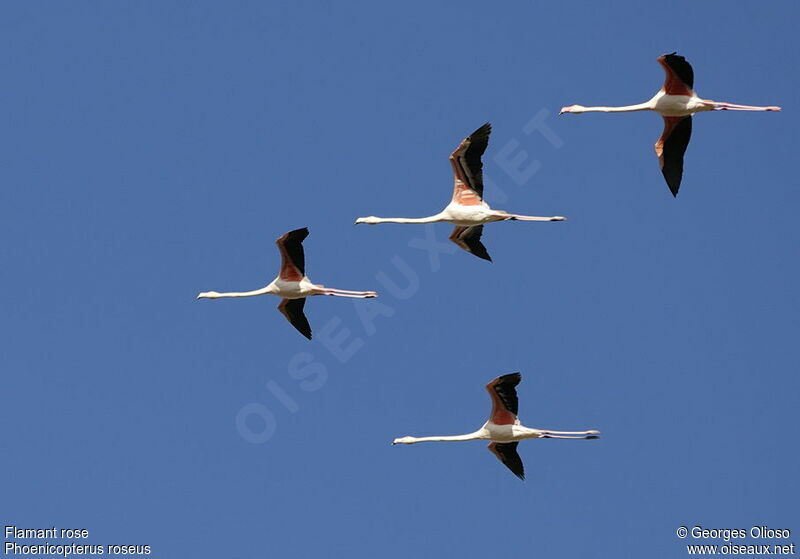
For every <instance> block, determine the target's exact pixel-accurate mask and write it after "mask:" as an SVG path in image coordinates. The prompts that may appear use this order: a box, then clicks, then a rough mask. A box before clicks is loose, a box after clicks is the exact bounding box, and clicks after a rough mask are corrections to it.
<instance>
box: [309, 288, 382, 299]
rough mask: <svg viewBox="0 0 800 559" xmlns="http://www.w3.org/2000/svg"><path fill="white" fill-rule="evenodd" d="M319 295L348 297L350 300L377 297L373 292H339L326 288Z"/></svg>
mask: <svg viewBox="0 0 800 559" xmlns="http://www.w3.org/2000/svg"><path fill="white" fill-rule="evenodd" d="M320 294H321V295H332V296H334V297H350V298H351V299H370V298H372V297H377V296H378V294H377V293H375V292H374V291H341V290H339V289H328V288H325V289H323V290H322V291H321V293H320Z"/></svg>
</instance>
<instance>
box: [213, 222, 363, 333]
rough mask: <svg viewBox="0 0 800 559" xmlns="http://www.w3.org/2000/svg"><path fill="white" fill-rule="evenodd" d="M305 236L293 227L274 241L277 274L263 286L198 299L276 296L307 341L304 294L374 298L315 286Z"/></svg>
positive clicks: (282, 310)
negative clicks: (278, 263) (278, 262)
mask: <svg viewBox="0 0 800 559" xmlns="http://www.w3.org/2000/svg"><path fill="white" fill-rule="evenodd" d="M306 237H308V228H307V227H303V228H302V229H295V230H294V231H289V232H288V233H286V234H285V235H283V236H282V237H281V238H279V239H278V240H277V241H275V244H276V245H278V250H279V251H280V253H281V269H280V272H279V274H278V277H277V278H275V279H274V280H272V283H270V284H269V285H268V286H266V287H262V288H261V289H256V290H255V291H245V292H231V293H217V292H216V291H205V292H203V293H200V294H199V295H198V296H197V298H198V299H219V298H221V297H254V296H256V295H265V294H267V293H269V294H271V295H277V296H278V297H282V298H283V300H282V301H281V302H280V304H279V305H278V310H279V311H280V312H281V314H283V316H285V317H286V320H288V321H289V322H290V323H291V325H292V326H294V327H295V328H296V329H297V331H298V332H300V333H301V334H303V335H304V336H305V337H306V338H308V339H309V340H310V339H311V326H310V325H309V324H308V319H307V318H306V315H305V314H304V313H303V307H304V306H305V304H306V297H311V296H313V295H332V296H334V297H352V298H356V299H365V298H370V297H377V296H378V294H377V293H375V292H374V291H347V290H345V289H334V288H331V287H325V286H324V285H316V284H314V283H311V280H309V279H308V277H307V276H306V270H305V262H306V258H305V253H304V252H303V240H304V239H305V238H306Z"/></svg>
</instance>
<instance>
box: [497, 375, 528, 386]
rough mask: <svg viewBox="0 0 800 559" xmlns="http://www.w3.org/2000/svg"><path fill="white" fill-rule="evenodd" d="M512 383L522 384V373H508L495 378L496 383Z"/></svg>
mask: <svg viewBox="0 0 800 559" xmlns="http://www.w3.org/2000/svg"><path fill="white" fill-rule="evenodd" d="M512 381H513V382H514V383H515V384H519V383H520V382H522V373H520V372H516V373H508V374H505V375H501V376H499V377H497V382H500V383H507V382H512Z"/></svg>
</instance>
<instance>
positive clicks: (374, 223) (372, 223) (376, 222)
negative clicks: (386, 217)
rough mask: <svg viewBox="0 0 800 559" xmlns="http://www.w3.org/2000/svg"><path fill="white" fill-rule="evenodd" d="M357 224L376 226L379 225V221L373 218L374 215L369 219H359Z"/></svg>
mask: <svg viewBox="0 0 800 559" xmlns="http://www.w3.org/2000/svg"><path fill="white" fill-rule="evenodd" d="M359 223H367V224H369V225H376V224H378V223H380V220H379V219H378V218H377V217H375V216H374V215H371V216H369V217H359V218H358V219H357V220H356V225H358V224H359Z"/></svg>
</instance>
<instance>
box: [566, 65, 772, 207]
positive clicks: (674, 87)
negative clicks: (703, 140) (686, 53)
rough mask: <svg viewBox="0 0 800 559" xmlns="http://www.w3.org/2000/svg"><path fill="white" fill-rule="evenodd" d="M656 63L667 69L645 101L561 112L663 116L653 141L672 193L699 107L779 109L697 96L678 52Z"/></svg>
mask: <svg viewBox="0 0 800 559" xmlns="http://www.w3.org/2000/svg"><path fill="white" fill-rule="evenodd" d="M657 60H658V63H659V64H661V66H662V67H663V68H664V71H665V72H666V73H667V78H666V80H665V81H664V85H663V86H662V88H661V90H660V91H659V92H658V93H656V94H655V96H654V97H653V98H652V99H650V100H649V101H647V102H645V103H640V104H638V105H628V106H626V107H584V106H582V105H570V106H569V107H564V108H562V109H561V113H560V114H563V113H586V112H592V111H594V112H602V113H625V112H632V111H656V112H657V113H658V114H660V115H661V116H663V117H664V132H663V133H662V134H661V137H660V138H659V139H658V141H657V142H656V144H655V150H656V155H657V156H658V162H659V165H660V166H661V173H662V174H663V175H664V179H666V181H667V186H669V189H670V191H671V192H672V195H673V196H677V195H678V189H679V188H680V187H681V178H682V177H683V154H684V152H685V151H686V147H687V146H688V145H689V139H690V138H691V136H692V115H693V114H695V113H701V112H703V111H780V110H781V108H780V107H754V106H751V105H736V104H734V103H724V102H721V101H711V100H709V99H701V98H700V97H698V96H697V93H695V91H694V89H692V88H693V87H694V71H693V70H692V66H691V65H690V64H689V63H688V62H686V59H685V58H684V57H682V56H678V55H677V54H675V53H674V52H673V53H672V54H662V55H661V56H659V57H658V59H657Z"/></svg>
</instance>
